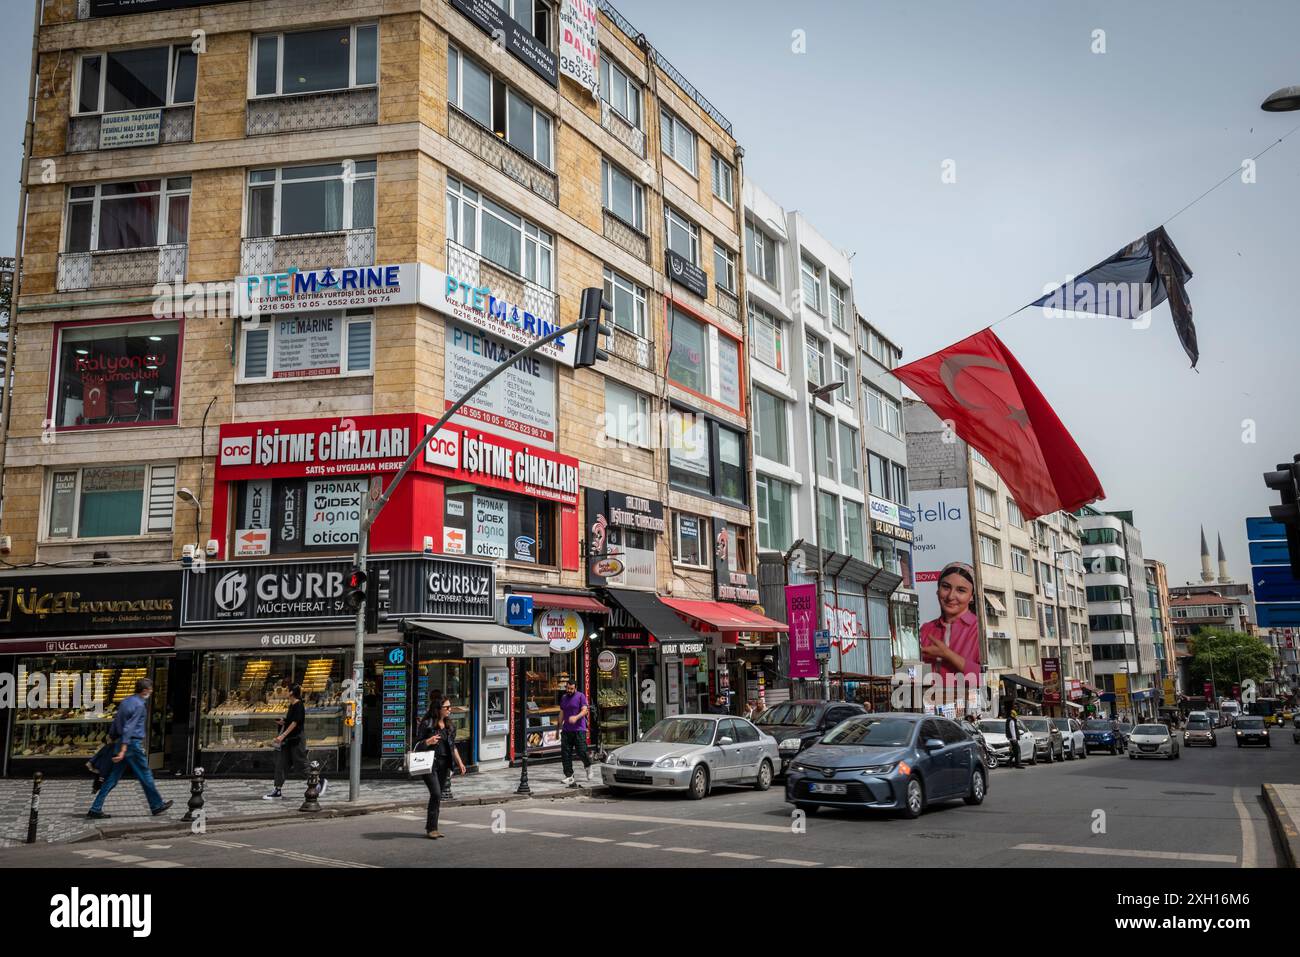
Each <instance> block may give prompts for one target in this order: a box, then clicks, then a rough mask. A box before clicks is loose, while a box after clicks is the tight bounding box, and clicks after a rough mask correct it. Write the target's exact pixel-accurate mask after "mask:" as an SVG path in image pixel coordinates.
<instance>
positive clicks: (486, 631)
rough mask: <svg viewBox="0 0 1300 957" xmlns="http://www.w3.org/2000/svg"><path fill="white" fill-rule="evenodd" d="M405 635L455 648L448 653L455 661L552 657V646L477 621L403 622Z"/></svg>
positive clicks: (516, 632)
mask: <svg viewBox="0 0 1300 957" xmlns="http://www.w3.org/2000/svg"><path fill="white" fill-rule="evenodd" d="M402 631H404V632H406V633H407V634H412V633H414V634H416V635H419V636H422V637H426V638H432V639H434V640H435V641H437V640H441V641H445V642H447V643H448V644H449V645H453V646H455V647H449V648H447V649H446V650H447V653H448V654H450V655H451V656H453V657H456V658H542V657H546V656H547V655H549V654H550V653H551V643H550V642H549V641H547V640H546V639H545V638H538V637H536V636H534V635H530V634H528V633H527V632H523V631H513V630H511V629H509V628H503V627H502V626H501V625H494V624H490V623H488V622H478V621H413V620H411V619H409V618H408V619H407V620H405V621H403V622H402Z"/></svg>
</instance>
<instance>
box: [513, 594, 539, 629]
mask: <svg viewBox="0 0 1300 957" xmlns="http://www.w3.org/2000/svg"><path fill="white" fill-rule="evenodd" d="M506 624H507V625H509V626H510V627H511V628H531V627H532V626H533V598H532V596H531V595H507V596H506Z"/></svg>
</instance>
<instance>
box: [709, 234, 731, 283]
mask: <svg viewBox="0 0 1300 957" xmlns="http://www.w3.org/2000/svg"><path fill="white" fill-rule="evenodd" d="M713 282H714V284H715V285H717V287H718V288H719V289H724V290H726V291H727V292H730V293H734V292H735V291H736V254H735V253H733V252H732V251H731V250H730V249H728V248H727V247H726V246H724V245H722V243H720V242H718V241H717V240H714V242H713Z"/></svg>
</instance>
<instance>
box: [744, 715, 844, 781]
mask: <svg viewBox="0 0 1300 957" xmlns="http://www.w3.org/2000/svg"><path fill="white" fill-rule="evenodd" d="M866 710H867V709H866V708H864V707H862V705H860V704H854V703H852V702H848V701H816V700H807V701H782V702H781V703H780V704H778V705H774V706H773V707H771V708H768V709H767V710H766V711H764V712H763V713H762V714H761V715H759V716H758V718H757V720H756V721H755V722H754V723H755V724H757V725H758V729H759V730H760V731H762V732H763V733H764V734H770V735H771V736H772V737H774V738H776V742H777V748H778V749H779V750H780V753H781V761H780V763H779V764H778V765H777V766H776V772H777V774H784V773H785V770H786V767H788V766H789V764H790V761H791V760H793V758H794V756H795V755H796V754H798V753H799V752H800V751H802V750H804V748H807V747H809V746H810V745H813V744H816V743H817V741H818V740H819V739H820V738H821V736H822V735H823V734H825V733H826V732H827V731H829V730H830V729H831V728H833V727H835V726H836V725H837V724H839V723H840V722H841V721H843V720H845V719H846V718H852V717H854V716H856V715H859V714H865V713H866Z"/></svg>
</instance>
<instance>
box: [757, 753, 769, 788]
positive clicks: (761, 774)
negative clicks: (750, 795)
mask: <svg viewBox="0 0 1300 957" xmlns="http://www.w3.org/2000/svg"><path fill="white" fill-rule="evenodd" d="M771 786H772V763H771V762H770V761H768V760H767V759H766V758H764V759H763V763H762V764H760V765H759V766H758V778H757V779H756V780H755V781H754V790H756V791H766V790H767V789H768V788H770V787H771Z"/></svg>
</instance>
